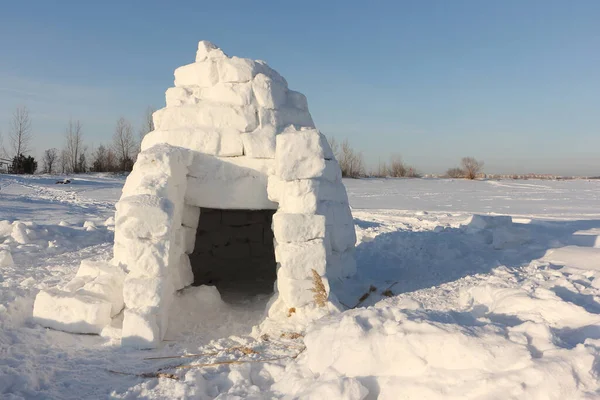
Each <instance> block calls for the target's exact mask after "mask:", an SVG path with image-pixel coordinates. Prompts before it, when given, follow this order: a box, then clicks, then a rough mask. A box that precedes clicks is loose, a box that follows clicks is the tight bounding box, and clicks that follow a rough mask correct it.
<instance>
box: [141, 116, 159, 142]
mask: <svg viewBox="0 0 600 400" xmlns="http://www.w3.org/2000/svg"><path fill="white" fill-rule="evenodd" d="M155 111H156V109H155V108H154V107H152V106H148V107H147V108H146V112H145V113H144V120H143V121H142V126H141V127H140V146H141V144H142V140H143V139H144V136H146V135H147V134H148V133H150V132H152V131H153V130H154V120H153V119H152V114H154V112H155Z"/></svg>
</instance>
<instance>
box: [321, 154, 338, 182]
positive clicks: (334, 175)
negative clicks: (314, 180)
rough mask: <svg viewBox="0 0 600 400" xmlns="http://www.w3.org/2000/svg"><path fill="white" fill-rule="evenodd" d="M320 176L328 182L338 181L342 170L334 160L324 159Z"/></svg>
mask: <svg viewBox="0 0 600 400" xmlns="http://www.w3.org/2000/svg"><path fill="white" fill-rule="evenodd" d="M321 178H322V179H325V180H327V181H330V182H340V181H341V180H342V170H341V169H340V165H339V164H338V162H337V161H336V160H327V159H326V160H325V169H324V170H323V175H322V176H321Z"/></svg>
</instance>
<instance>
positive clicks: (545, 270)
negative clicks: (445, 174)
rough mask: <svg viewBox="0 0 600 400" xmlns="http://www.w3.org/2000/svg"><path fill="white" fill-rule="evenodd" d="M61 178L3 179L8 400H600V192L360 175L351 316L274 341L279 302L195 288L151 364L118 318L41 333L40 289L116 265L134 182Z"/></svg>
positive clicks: (1, 366) (343, 297) (3, 376)
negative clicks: (273, 311) (274, 309)
mask: <svg viewBox="0 0 600 400" xmlns="http://www.w3.org/2000/svg"><path fill="white" fill-rule="evenodd" d="M58 179H59V178H58V177H47V176H41V177H15V176H8V175H0V397H1V398H8V399H19V398H28V399H29V398H40V399H42V398H43V399H45V398H56V399H71V398H72V399H81V398H109V397H114V398H126V399H129V398H140V397H141V398H197V399H211V398H215V397H218V398H219V399H237V398H253V399H263V398H310V399H320V398H323V399H328V400H331V399H337V398H340V399H363V398H366V399H375V398H380V399H442V398H443V399H508V398H514V399H525V398H532V399H580V398H587V399H592V398H599V397H600V379H599V378H598V374H599V373H600V297H599V296H600V181H565V182H561V181H558V182H557V181H534V180H530V181H510V180H506V181H476V182H468V181H462V180H441V179H439V180H436V179H431V180H427V179H416V180H395V179H387V180H379V179H377V180H345V181H344V183H345V184H346V187H347V190H348V195H349V198H350V202H351V205H352V207H353V215H354V221H355V226H356V232H357V236H358V243H357V250H356V256H357V262H358V274H357V275H356V276H355V277H354V278H352V279H350V280H346V281H337V282H332V283H331V285H332V290H333V292H334V293H335V294H336V296H337V297H338V298H339V300H340V301H341V302H342V303H343V304H345V305H347V306H348V307H349V308H352V307H354V309H352V310H349V311H346V312H344V313H342V314H339V315H334V316H331V317H328V318H325V319H322V320H320V321H317V322H316V323H315V324H313V325H312V326H310V327H309V328H308V329H307V330H306V332H289V333H288V334H285V335H283V336H282V337H275V336H273V335H270V336H262V337H261V336H260V335H258V334H255V335H253V334H252V327H253V326H255V325H256V324H258V323H259V322H260V321H261V320H262V318H263V311H264V308H265V305H266V301H267V300H268V299H267V298H266V297H265V296H262V297H260V296H259V297H255V298H250V299H246V300H244V301H240V302H237V303H234V304H231V303H225V302H223V301H222V300H221V299H220V296H219V294H218V293H217V292H216V291H215V290H214V289H213V288H211V287H198V288H190V289H187V290H185V291H184V293H183V294H181V295H180V296H179V297H178V298H177V299H176V301H177V302H179V303H180V304H179V306H180V309H181V310H182V311H181V312H178V313H177V315H175V316H174V318H173V319H172V320H171V321H170V326H169V331H168V333H167V340H166V341H165V342H164V345H163V346H162V347H161V348H160V349H157V350H153V351H136V350H125V349H123V348H121V347H120V346H119V339H118V338H119V322H120V321H119V320H118V319H117V320H115V322H114V324H113V325H114V326H112V327H110V328H109V329H105V330H104V331H103V333H102V335H100V336H96V335H74V334H68V333H64V332H59V331H53V330H50V329H46V328H42V327H40V326H39V325H36V324H35V323H33V322H32V321H31V314H32V306H33V299H34V297H35V295H36V293H37V292H38V290H39V289H42V288H47V287H51V286H54V285H57V284H64V283H66V282H68V281H69V280H70V279H71V278H72V277H73V276H74V274H75V272H76V270H77V267H78V266H79V262H80V261H81V260H82V259H84V258H95V259H109V258H110V257H111V250H112V238H113V222H112V219H111V217H112V214H113V212H114V203H115V202H116V201H117V200H118V198H119V196H120V190H121V187H122V185H123V182H124V179H123V178H120V177H111V176H97V175H90V176H79V177H75V179H74V180H73V182H72V184H70V185H59V184H55V182H56V181H57V180H58ZM473 214H478V215H485V216H484V217H480V216H473ZM506 215H510V216H512V217H513V218H512V221H511V219H510V218H506V217H503V216H506ZM9 254H10V255H9ZM367 294H368V295H367ZM183 354H197V355H198V354H199V356H194V357H187V358H172V357H171V356H176V355H183ZM152 357H154V358H156V357H170V358H162V359H151V360H149V359H148V358H152ZM234 360H244V361H245V360H248V361H253V362H243V363H230V364H226V363H224V362H227V361H234ZM265 360H270V361H265ZM209 363H221V364H218V365H213V366H204V367H203V366H202V365H201V364H209ZM182 365H183V366H186V367H185V368H176V367H177V366H182ZM157 372H161V373H165V374H169V375H161V377H159V378H156V377H152V376H151V375H152V374H155V373H157ZM146 373H149V374H150V376H145V375H144V374H146Z"/></svg>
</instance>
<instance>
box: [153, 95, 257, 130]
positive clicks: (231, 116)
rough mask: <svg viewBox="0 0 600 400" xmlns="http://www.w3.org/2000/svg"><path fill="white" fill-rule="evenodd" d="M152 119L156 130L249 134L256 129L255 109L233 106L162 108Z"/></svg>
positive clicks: (199, 105) (209, 105)
mask: <svg viewBox="0 0 600 400" xmlns="http://www.w3.org/2000/svg"><path fill="white" fill-rule="evenodd" d="M152 118H153V119H154V126H155V128H156V130H163V131H166V130H173V129H182V128H188V129H189V128H202V127H211V128H213V129H216V130H224V129H233V130H235V131H237V132H250V131H253V130H254V129H256V128H257V127H258V117H257V113H256V109H255V108H254V107H251V106H245V107H244V106H233V105H226V104H217V103H212V102H205V101H203V102H200V103H198V104H197V105H193V106H189V105H188V106H181V107H172V108H162V109H160V110H158V111H156V112H155V113H154V114H153V115H152Z"/></svg>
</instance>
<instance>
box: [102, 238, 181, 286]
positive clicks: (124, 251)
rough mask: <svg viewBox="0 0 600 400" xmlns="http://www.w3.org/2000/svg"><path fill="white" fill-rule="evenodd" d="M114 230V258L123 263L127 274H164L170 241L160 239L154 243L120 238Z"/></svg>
mask: <svg viewBox="0 0 600 400" xmlns="http://www.w3.org/2000/svg"><path fill="white" fill-rule="evenodd" d="M116 233H117V232H115V245H114V260H115V261H116V262H119V263H122V264H124V265H125V266H126V267H127V268H128V270H129V274H133V275H137V276H166V275H167V274H168V267H169V261H170V258H169V253H170V250H171V247H172V245H173V244H172V243H171V241H169V240H161V241H158V242H156V243H152V242H149V241H148V240H137V239H125V238H120V237H118V236H117V235H116Z"/></svg>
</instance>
